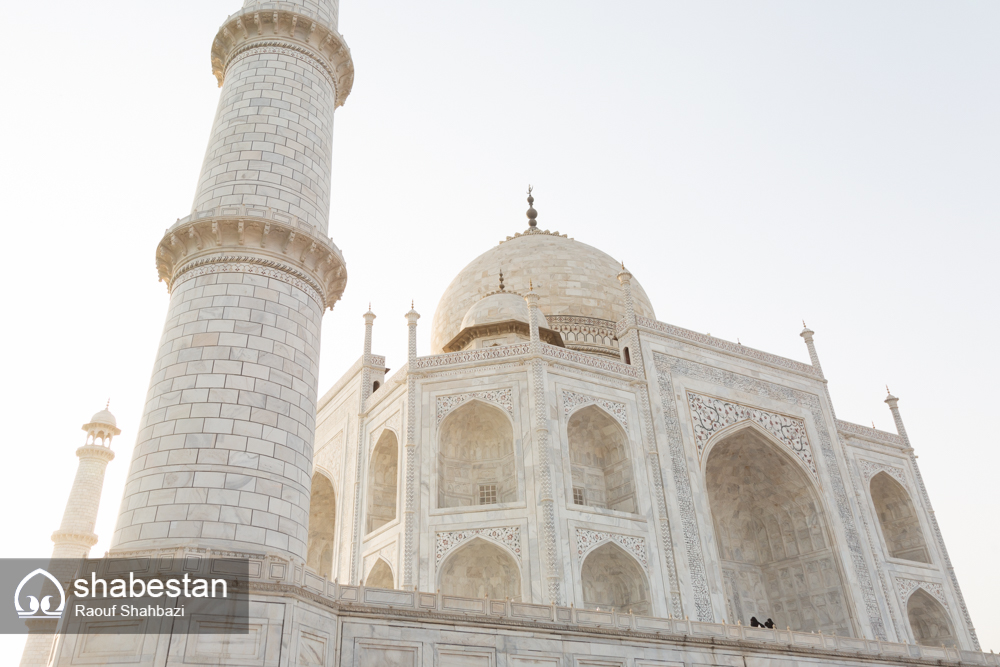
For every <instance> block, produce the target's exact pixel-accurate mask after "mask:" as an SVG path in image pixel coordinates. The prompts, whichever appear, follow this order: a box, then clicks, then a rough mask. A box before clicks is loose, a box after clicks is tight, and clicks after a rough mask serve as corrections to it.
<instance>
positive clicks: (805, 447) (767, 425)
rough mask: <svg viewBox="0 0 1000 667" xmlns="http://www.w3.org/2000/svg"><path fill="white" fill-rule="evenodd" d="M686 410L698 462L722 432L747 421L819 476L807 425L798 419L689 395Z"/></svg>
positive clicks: (814, 474)
mask: <svg viewBox="0 0 1000 667" xmlns="http://www.w3.org/2000/svg"><path fill="white" fill-rule="evenodd" d="M687 397H688V407H689V408H690V410H691V421H692V423H693V424H694V439H695V443H696V445H697V447H698V460H699V461H701V460H702V457H703V455H704V453H705V449H706V446H707V445H708V442H709V441H710V440H711V439H712V436H714V435H715V434H716V433H718V432H720V431H722V430H723V429H725V428H727V427H729V426H732V425H733V424H738V423H740V422H744V421H748V422H751V423H753V424H756V425H757V426H759V427H761V428H762V429H764V430H765V431H767V432H768V433H769V434H771V435H772V436H774V437H775V438H776V439H777V440H778V441H779V442H781V443H782V444H784V445H785V446H787V447H788V449H790V450H791V452H792V453H793V454H795V456H796V457H798V459H799V460H800V461H802V463H804V464H805V466H806V467H807V468H808V469H809V471H810V472H811V473H812V474H813V476H816V477H818V476H819V473H818V471H817V470H816V462H815V461H814V460H813V454H812V447H811V446H810V444H809V439H808V436H807V435H806V425H805V422H804V421H802V420H801V419H795V418H793V417H787V416H785V415H781V414H777V413H775V412H768V411H766V410H760V409H758V408H752V407H749V406H746V405H740V404H739V403H731V402H729V401H724V400H721V399H718V398H713V397H711V396H702V395H701V394H696V393H694V392H688V394H687Z"/></svg>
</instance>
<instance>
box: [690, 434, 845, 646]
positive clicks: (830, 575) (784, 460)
mask: <svg viewBox="0 0 1000 667" xmlns="http://www.w3.org/2000/svg"><path fill="white" fill-rule="evenodd" d="M783 447H784V446H783V445H781V444H779V443H776V442H774V441H773V440H771V439H770V438H769V437H767V436H765V435H763V434H762V433H760V432H759V431H758V430H757V429H755V428H753V427H746V428H742V429H740V430H738V431H735V432H733V433H730V434H729V435H727V436H725V437H724V438H723V439H722V440H720V441H719V442H718V443H716V444H715V446H714V447H712V449H711V451H710V453H709V455H708V461H707V462H706V465H705V468H706V469H705V478H706V486H707V489H708V497H709V503H710V505H711V508H712V520H713V525H714V528H715V537H716V543H717V546H718V549H719V557H720V558H721V560H722V563H721V564H722V573H723V579H724V582H725V588H726V597H727V600H728V607H729V609H728V617H729V618H730V619H732V621H733V622H735V621H736V620H742V622H743V624H744V625H747V624H749V621H750V617H751V616H756V617H757V618H758V619H760V620H764V619H767V618H771V619H773V620H774V622H775V624H776V625H777V626H778V627H785V626H790V627H791V628H792V629H793V630H801V631H805V632H809V631H814V632H819V631H822V632H825V633H827V634H832V633H836V634H838V635H841V636H845V635H846V636H853V634H854V630H853V626H852V623H851V620H850V616H849V611H848V609H849V604H848V600H847V597H846V594H845V592H844V591H845V588H844V583H843V579H842V576H841V574H840V568H839V566H838V563H837V556H836V554H835V553H834V551H833V549H832V548H831V545H832V544H833V542H832V540H831V539H830V528H829V525H828V520H827V517H826V516H825V514H824V512H823V507H822V504H821V503H820V502H819V497H818V495H817V493H816V490H815V487H814V484H813V481H812V479H811V478H810V477H809V475H808V474H807V473H806V472H805V470H803V469H802V467H801V466H799V465H798V464H797V463H796V462H795V461H794V460H793V459H792V458H791V456H790V455H788V454H787V453H786V452H785V451H784V449H783Z"/></svg>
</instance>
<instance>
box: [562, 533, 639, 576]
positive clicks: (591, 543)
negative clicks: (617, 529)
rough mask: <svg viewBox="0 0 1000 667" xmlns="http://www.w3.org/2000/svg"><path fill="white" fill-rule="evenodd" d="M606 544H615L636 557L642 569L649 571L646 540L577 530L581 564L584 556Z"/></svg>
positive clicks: (616, 534) (577, 548) (630, 536)
mask: <svg viewBox="0 0 1000 667" xmlns="http://www.w3.org/2000/svg"><path fill="white" fill-rule="evenodd" d="M605 542H614V543H615V544H617V545H618V546H620V547H621V548H623V549H625V551H627V552H629V553H630V554H632V555H633V556H635V558H636V560H638V561H639V562H640V563H641V564H642V569H644V570H648V569H649V564H648V563H647V560H646V540H645V539H644V538H642V537H633V536H632V535H619V534H618V533H605V532H601V531H596V530H588V529H587V528H577V529H576V553H577V554H578V555H579V556H580V560H581V562H582V561H583V556H585V555H586V554H588V553H590V551H591V550H593V549H594V548H595V547H598V546H600V545H601V544H604V543H605Z"/></svg>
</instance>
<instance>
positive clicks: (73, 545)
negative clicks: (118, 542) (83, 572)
mask: <svg viewBox="0 0 1000 667" xmlns="http://www.w3.org/2000/svg"><path fill="white" fill-rule="evenodd" d="M109 404H110V402H109ZM83 430H84V431H86V432H87V439H86V441H85V442H84V445H83V446H82V447H80V448H79V449H77V450H76V455H77V456H78V457H80V464H79V466H78V467H77V469H76V479H74V480H73V488H72V489H71V490H70V492H69V500H67V501H66V511H65V512H63V519H62V524H60V525H59V530H57V531H56V532H54V533H52V541H53V542H54V543H55V547H54V548H53V549H52V557H53V558H86V557H87V556H88V555H90V548H91V547H92V546H94V545H95V544H97V535H95V534H94V524H96V523H97V510H98V508H99V507H100V505H101V491H102V490H103V489H104V471H105V470H106V469H107V467H108V464H109V463H110V462H111V461H112V460H113V459H114V458H115V453H114V452H113V451H111V438H113V437H114V436H116V435H118V434H120V433H121V430H119V429H118V426H117V422H116V421H115V416H114V415H113V414H111V413H110V412H109V411H108V409H107V407H105V408H104V409H103V410H101V411H100V412H98V413H97V414H95V415H94V416H93V417H91V418H90V421H89V422H88V423H86V424H84V425H83Z"/></svg>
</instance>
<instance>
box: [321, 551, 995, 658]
mask: <svg viewBox="0 0 1000 667" xmlns="http://www.w3.org/2000/svg"><path fill="white" fill-rule="evenodd" d="M303 585H304V587H305V588H306V589H308V590H310V591H313V592H316V593H318V594H320V595H321V596H323V597H325V598H329V599H331V600H333V601H335V602H337V603H341V604H346V605H359V606H367V607H379V608H384V609H392V610H402V611H410V612H418V613H423V614H425V615H426V614H442V615H450V616H455V615H458V616H467V617H469V619H470V620H473V619H475V618H477V617H478V618H479V619H481V620H483V621H486V622H488V621H490V620H500V619H503V620H505V621H507V622H508V623H524V624H533V625H537V624H539V623H551V624H553V625H556V626H560V627H561V628H563V629H566V628H569V629H573V630H577V631H587V630H588V629H603V630H614V631H625V632H635V633H643V634H653V635H669V636H674V637H692V638H704V639H713V638H714V639H723V640H730V641H752V642H760V643H762V644H775V645H780V646H781V647H789V646H791V647H798V648H804V649H817V650H825V651H839V652H845V653H851V654H862V655H871V656H885V657H887V658H896V659H904V660H910V659H922V660H927V661H932V662H936V661H942V662H954V663H958V662H963V663H969V664H974V665H989V666H994V667H1000V656H998V655H996V654H994V653H980V652H978V651H964V650H961V649H956V648H946V647H943V646H942V647H934V646H920V645H917V644H898V643H895V642H883V641H878V640H872V639H856V638H854V637H841V636H838V635H826V634H823V633H812V632H797V631H794V630H787V629H786V630H779V629H767V628H752V627H749V626H746V625H739V624H737V625H729V624H727V623H705V622H701V621H692V620H688V619H677V618H657V617H653V616H639V615H636V614H631V613H629V614H623V613H620V612H618V611H614V610H612V611H598V610H596V609H579V608H576V607H559V606H555V605H542V604H531V603H527V602H515V601H513V600H491V599H488V598H465V597H458V596H454V595H444V594H442V593H440V592H438V593H424V592H421V591H401V590H388V589H382V588H369V587H366V586H344V585H341V584H338V583H337V582H335V581H332V582H331V581H327V580H326V579H322V578H320V577H318V576H316V575H314V574H312V573H311V572H308V571H307V572H305V580H304V582H303ZM664 638H667V637H664ZM845 657H846V656H845Z"/></svg>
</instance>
